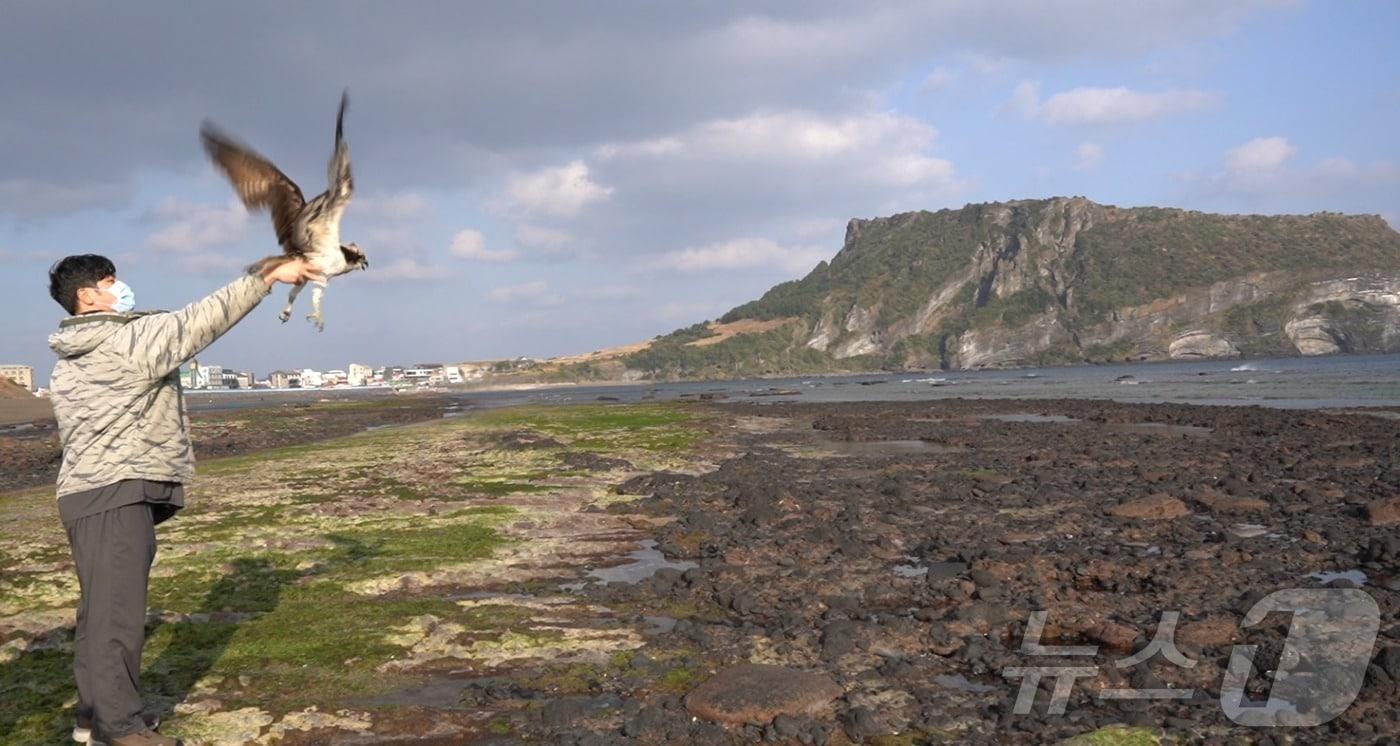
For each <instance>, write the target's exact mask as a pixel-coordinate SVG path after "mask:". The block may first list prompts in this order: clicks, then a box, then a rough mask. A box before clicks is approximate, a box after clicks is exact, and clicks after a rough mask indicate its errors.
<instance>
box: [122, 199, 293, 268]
mask: <svg viewBox="0 0 1400 746" xmlns="http://www.w3.org/2000/svg"><path fill="white" fill-rule="evenodd" d="M147 218H148V219H150V220H154V221H157V222H161V223H164V225H162V226H161V227H160V228H158V229H157V230H155V231H153V232H152V233H151V234H149V235H148V236H146V246H148V247H150V248H152V249H155V250H156V251H165V252H171V253H176V254H191V253H197V252H201V251H205V250H207V249H210V248H214V247H222V246H227V245H229V244H231V243H234V242H236V241H238V240H239V239H241V238H243V236H244V235H245V234H246V232H247V229H248V226H249V222H250V221H249V215H248V211H247V210H245V209H244V208H243V205H241V204H239V203H238V201H237V200H233V201H230V202H229V203H228V204H226V205H224V206H223V207H215V206H213V205H202V204H197V203H192V202H185V201H183V200H179V199H176V198H174V197H167V198H165V199H163V200H161V201H160V203H159V204H157V205H156V207H155V208H154V209H153V210H151V211H150V212H149V213H148V214H147ZM267 238H268V243H271V242H272V240H273V239H274V236H273V234H272V228H271V226H270V225H269V226H268V228H267ZM269 253H271V252H269Z"/></svg>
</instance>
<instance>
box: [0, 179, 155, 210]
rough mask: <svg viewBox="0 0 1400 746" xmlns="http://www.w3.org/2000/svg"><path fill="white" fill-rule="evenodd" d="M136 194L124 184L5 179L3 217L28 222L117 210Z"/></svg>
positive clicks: (0, 200) (0, 190)
mask: <svg viewBox="0 0 1400 746" xmlns="http://www.w3.org/2000/svg"><path fill="white" fill-rule="evenodd" d="M133 191H134V189H132V188H131V187H129V186H127V185H125V184H52V183H48V182H44V181H38V180H34V179H6V180H3V181H0V214H5V213H9V214H11V215H13V216H15V217H16V218H20V219H29V218H41V217H54V216H62V215H69V214H71V213H74V212H78V211H80V210H101V209H111V208H118V207H121V206H123V205H125V204H126V203H127V202H128V201H129V200H130V198H131V195H132V192H133Z"/></svg>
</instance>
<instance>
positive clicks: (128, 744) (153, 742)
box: [88, 730, 185, 746]
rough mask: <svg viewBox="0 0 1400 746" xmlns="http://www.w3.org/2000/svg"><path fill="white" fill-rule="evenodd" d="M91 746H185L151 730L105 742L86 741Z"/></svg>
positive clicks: (181, 742)
mask: <svg viewBox="0 0 1400 746" xmlns="http://www.w3.org/2000/svg"><path fill="white" fill-rule="evenodd" d="M88 743H89V744H90V745H91V746H185V742H184V741H181V740H180V739H178V738H171V737H170V736H162V735H161V734H159V733H157V732H155V731H153V730H141V731H137V732H135V733H128V734H126V735H124V736H116V737H113V738H110V739H109V740H106V741H98V740H97V739H96V737H94V738H93V739H92V740H90V741H88Z"/></svg>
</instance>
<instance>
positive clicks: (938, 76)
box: [919, 67, 959, 93]
mask: <svg viewBox="0 0 1400 746" xmlns="http://www.w3.org/2000/svg"><path fill="white" fill-rule="evenodd" d="M958 77H959V73H958V71H957V70H954V69H951V68H947V67H935V68H934V69H933V70H932V71H931V72H929V74H928V75H925V76H924V82H923V84H922V85H921V86H919V88H920V90H922V91H924V92H925V93H936V92H938V91H942V90H944V89H946V88H947V87H948V86H951V85H952V84H953V83H956V82H957V80H958Z"/></svg>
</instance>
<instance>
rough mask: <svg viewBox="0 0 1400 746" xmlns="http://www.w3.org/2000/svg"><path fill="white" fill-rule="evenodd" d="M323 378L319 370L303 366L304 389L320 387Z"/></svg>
mask: <svg viewBox="0 0 1400 746" xmlns="http://www.w3.org/2000/svg"><path fill="white" fill-rule="evenodd" d="M323 380H324V379H323V378H322V377H321V371H319V370H313V369H311V368H303V369H302V371H301V387H302V388H304V389H319V388H321V384H322V382H323Z"/></svg>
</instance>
